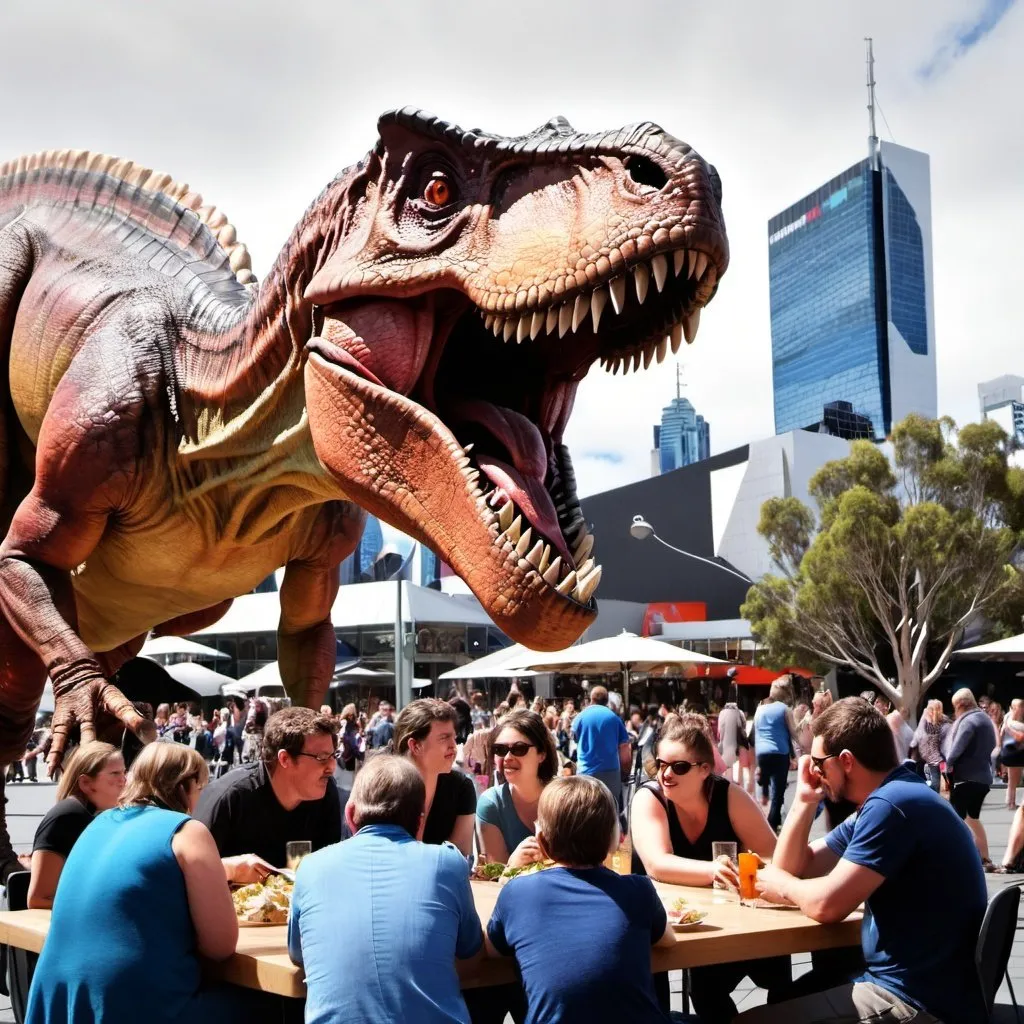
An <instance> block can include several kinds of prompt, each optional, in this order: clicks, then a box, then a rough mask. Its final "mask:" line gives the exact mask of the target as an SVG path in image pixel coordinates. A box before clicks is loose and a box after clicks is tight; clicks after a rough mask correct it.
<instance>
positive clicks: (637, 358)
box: [631, 352, 643, 373]
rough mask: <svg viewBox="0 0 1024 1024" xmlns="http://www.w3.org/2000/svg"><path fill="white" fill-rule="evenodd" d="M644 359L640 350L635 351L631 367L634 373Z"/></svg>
mask: <svg viewBox="0 0 1024 1024" xmlns="http://www.w3.org/2000/svg"><path fill="white" fill-rule="evenodd" d="M642 359H643V356H641V355H640V353H639V352H634V353H633V366H632V367H631V369H632V371H633V373H636V371H637V370H639V369H640V362H641V360H642Z"/></svg>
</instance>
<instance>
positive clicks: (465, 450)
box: [462, 441, 476, 455]
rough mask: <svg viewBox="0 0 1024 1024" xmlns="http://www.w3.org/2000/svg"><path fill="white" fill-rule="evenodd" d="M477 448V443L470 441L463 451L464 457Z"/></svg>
mask: <svg viewBox="0 0 1024 1024" xmlns="http://www.w3.org/2000/svg"><path fill="white" fill-rule="evenodd" d="M475 447H476V442H475V441H470V442H469V444H467V445H466V447H465V448H463V449H462V454H463V455H468V454H469V453H470V452H471V451H472V450H473V449H474V448H475Z"/></svg>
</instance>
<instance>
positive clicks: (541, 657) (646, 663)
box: [506, 630, 729, 706]
mask: <svg viewBox="0 0 1024 1024" xmlns="http://www.w3.org/2000/svg"><path fill="white" fill-rule="evenodd" d="M713 665H720V666H722V668H723V670H724V669H726V668H728V666H729V663H728V662H726V661H722V660H721V658H712V657H711V656H710V655H709V654H698V653H697V652H696V651H687V650H684V649H683V648H681V647H673V646H672V644H666V643H663V642H662V641H661V640H652V639H651V638H650V637H645V636H637V635H636V634H635V633H627V632H626V631H625V630H623V631H622V632H621V633H619V634H618V636H606V637H602V638H601V639H600V640H591V641H590V642H589V643H585V644H577V645H575V646H574V647H566V648H565V649H564V650H561V651H550V652H547V653H545V652H538V651H527V652H526V653H525V654H524V656H523V657H522V658H517V659H514V660H513V661H512V662H510V663H509V664H508V665H507V666H506V667H507V668H508V669H510V670H512V669H515V668H530V669H533V670H535V671H538V672H552V671H554V672H621V673H622V685H623V698H624V700H625V702H626V705H627V706H628V705H629V676H630V673H631V672H656V671H659V670H662V669H665V668H668V667H669V666H676V667H680V668H683V669H684V670H685V674H687V675H690V676H695V675H698V674H701V673H700V669H701V668H705V669H707V668H710V667H711V666H713Z"/></svg>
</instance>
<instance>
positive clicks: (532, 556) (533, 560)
mask: <svg viewBox="0 0 1024 1024" xmlns="http://www.w3.org/2000/svg"><path fill="white" fill-rule="evenodd" d="M543 557H544V541H542V540H539V541H537V543H536V544H534V545H533V547H532V548H530V550H529V552H528V553H527V555H526V560H527V561H528V562H529V563H530V565H532V566H533V567H534V568H535V569H539V568H540V563H541V559H542V558H543Z"/></svg>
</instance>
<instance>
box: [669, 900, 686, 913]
mask: <svg viewBox="0 0 1024 1024" xmlns="http://www.w3.org/2000/svg"><path fill="white" fill-rule="evenodd" d="M668 909H669V913H676V914H681V913H682V912H683V910H685V909H686V899H685V897H683V896H677V897H676V898H675V899H674V900H673V901H672V902H671V903H670V904H669V905H668Z"/></svg>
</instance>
